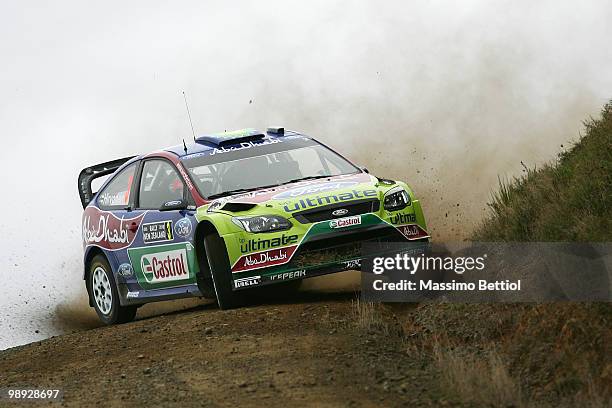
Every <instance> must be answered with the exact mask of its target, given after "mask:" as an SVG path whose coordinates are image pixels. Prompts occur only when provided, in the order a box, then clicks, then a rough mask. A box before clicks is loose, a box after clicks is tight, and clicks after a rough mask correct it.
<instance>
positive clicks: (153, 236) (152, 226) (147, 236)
mask: <svg viewBox="0 0 612 408" xmlns="http://www.w3.org/2000/svg"><path fill="white" fill-rule="evenodd" d="M173 239H174V235H173V233H172V221H160V222H151V223H148V224H143V225H142V240H143V242H144V243H145V244H153V243H156V242H166V241H172V240H173Z"/></svg>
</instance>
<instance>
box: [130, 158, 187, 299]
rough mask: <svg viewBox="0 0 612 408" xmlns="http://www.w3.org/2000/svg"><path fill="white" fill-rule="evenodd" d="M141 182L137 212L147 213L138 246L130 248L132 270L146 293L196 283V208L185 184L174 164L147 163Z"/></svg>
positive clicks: (139, 183)
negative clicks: (194, 240)
mask: <svg viewBox="0 0 612 408" xmlns="http://www.w3.org/2000/svg"><path fill="white" fill-rule="evenodd" d="M138 177H139V180H138V183H137V186H138V192H137V194H136V199H135V203H134V205H135V211H136V212H141V213H142V214H144V219H143V222H142V225H141V226H140V229H139V232H138V234H137V237H136V239H137V244H138V245H137V246H134V247H132V248H129V249H128V256H129V259H130V263H131V265H132V269H133V270H134V272H135V275H136V279H137V281H138V284H139V285H140V287H142V288H143V289H145V290H155V289H164V288H175V287H181V286H186V285H194V284H195V283H196V279H195V276H196V273H197V261H196V254H195V249H194V247H193V243H192V240H193V233H194V229H195V225H196V220H195V217H194V215H195V206H191V205H190V203H191V201H192V199H191V197H190V196H189V192H188V191H187V189H186V187H185V182H184V180H183V179H182V177H181V176H180V174H179V172H178V171H177V169H176V167H175V166H174V164H173V163H172V162H170V161H169V160H167V159H163V158H151V159H146V160H144V161H143V163H142V166H141V171H140V174H139V176H138Z"/></svg>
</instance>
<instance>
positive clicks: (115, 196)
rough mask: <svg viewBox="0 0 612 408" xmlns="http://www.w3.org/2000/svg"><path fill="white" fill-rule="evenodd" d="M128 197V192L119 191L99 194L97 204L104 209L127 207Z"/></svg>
mask: <svg viewBox="0 0 612 408" xmlns="http://www.w3.org/2000/svg"><path fill="white" fill-rule="evenodd" d="M129 196H130V195H129V191H121V192H118V193H110V192H104V193H102V194H100V198H98V204H100V205H101V206H105V207H112V206H122V205H127V203H128V199H129Z"/></svg>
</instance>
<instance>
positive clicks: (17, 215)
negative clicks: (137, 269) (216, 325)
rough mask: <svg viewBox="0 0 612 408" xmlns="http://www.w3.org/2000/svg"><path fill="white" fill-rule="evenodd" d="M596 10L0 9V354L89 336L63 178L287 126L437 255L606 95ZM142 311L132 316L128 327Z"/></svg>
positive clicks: (35, 5) (89, 316)
mask: <svg viewBox="0 0 612 408" xmlns="http://www.w3.org/2000/svg"><path fill="white" fill-rule="evenodd" d="M610 15H612V5H611V4H610V3H609V2H606V1H593V2H588V3H584V2H578V1H575V2H561V3H560V2H556V1H544V2H537V3H535V4H534V3H533V2H530V1H500V2H490V1H485V0H477V1H476V0H475V1H464V2H461V3H460V4H458V5H454V4H449V3H448V2H442V1H430V0H427V1H425V0H417V1H411V2H404V1H391V2H384V5H381V4H380V3H376V2H367V1H334V2H330V1H311V2H285V1H268V2H233V3H232V5H231V6H229V5H228V4H227V3H226V2H221V1H207V2H195V1H193V2H181V3H180V4H174V3H167V2H151V1H146V2H144V1H140V2H130V3H125V2H112V1H111V2H104V3H99V4H92V3H88V4H84V3H83V2H78V1H63V2H62V1H60V2H53V3H48V2H42V1H41V2H12V3H11V2H4V3H3V4H2V5H0V34H1V35H0V55H2V71H1V73H0V95H1V96H0V98H1V99H0V101H1V102H0V135H2V136H1V139H0V140H1V141H2V142H3V149H1V150H0V160H1V163H2V171H1V172H0V186H2V188H3V189H4V191H3V194H2V200H0V210H1V211H2V214H3V217H2V220H1V221H0V231H2V234H0V247H1V248H2V257H1V264H0V278H1V279H2V283H3V284H2V292H1V300H0V304H1V305H2V310H3V311H4V313H3V316H2V318H1V319H0V349H2V348H6V347H11V346H14V345H18V344H23V343H26V342H31V341H35V340H39V339H42V338H45V337H48V336H52V335H55V334H59V333H61V332H64V331H66V330H77V329H82V328H87V327H92V326H93V325H96V324H97V323H96V322H95V315H94V314H93V311H91V310H90V309H89V308H88V307H87V306H86V301H85V298H84V285H83V281H82V279H81V277H82V257H81V253H82V252H81V251H82V248H81V239H80V235H81V234H80V213H81V207H80V203H79V199H78V194H77V189H76V177H77V175H78V172H79V171H80V170H81V169H82V168H83V167H85V166H87V165H89V164H92V163H98V162H102V161H106V160H110V159H113V158H117V157H124V156H127V155H130V154H137V153H142V152H148V151H151V150H154V149H158V148H161V147H164V146H168V145H174V144H178V143H181V140H182V138H185V139H187V140H189V138H190V137H191V131H190V127H189V123H188V121H187V115H186V112H185V110H184V105H183V100H182V94H181V91H182V90H185V91H186V93H187V96H188V98H189V102H190V108H191V112H192V116H193V120H194V125H195V127H196V130H197V131H198V133H203V132H210V131H219V130H224V129H237V128H242V127H260V128H261V127H265V126H268V125H277V124H278V125H284V126H286V127H288V128H292V129H298V130H302V131H304V132H306V133H308V134H311V135H312V136H315V137H317V138H319V139H320V140H321V141H323V142H325V143H327V144H329V145H330V146H332V147H334V148H336V149H338V150H340V151H341V152H343V153H345V154H346V155H347V156H348V157H350V158H352V159H353V160H354V161H355V162H357V163H359V164H361V165H365V166H367V167H368V168H369V169H370V171H371V172H372V173H374V174H377V175H380V176H384V177H389V178H398V179H403V180H406V181H407V182H408V183H409V184H410V185H411V186H413V188H414V190H415V192H416V193H417V195H418V196H419V197H420V198H421V200H422V202H423V206H424V208H425V212H426V216H427V217H428V219H429V224H430V230H431V232H432V234H433V236H434V238H435V239H436V240H440V241H441V240H457V239H463V238H465V237H466V236H468V234H469V232H470V231H471V230H472V229H473V227H474V225H475V224H476V223H477V222H478V220H479V219H481V217H482V215H483V214H484V211H485V202H486V201H487V199H488V195H489V194H490V192H491V191H492V190H493V189H494V188H495V186H496V183H497V177H498V175H502V176H512V175H517V174H520V172H521V170H522V166H521V164H520V163H521V161H523V162H524V163H525V164H526V165H527V166H534V165H537V164H540V163H542V162H545V161H548V160H551V159H553V158H554V156H555V154H556V153H557V152H558V151H559V150H560V149H561V147H560V146H561V145H562V144H563V145H564V146H567V145H568V142H569V141H571V140H572V139H575V138H576V137H577V135H578V134H579V131H580V128H581V121H582V120H584V119H585V118H587V117H588V116H589V115H595V114H597V112H598V110H599V109H600V107H601V105H603V104H604V103H605V102H606V101H607V100H608V99H609V97H610V94H611V93H612V92H611V91H612V70H611V69H610V67H611V66H612V49H611V48H610V47H609V43H610V40H611V39H612V26H611V25H610V24H608V20H609V16H610ZM144 310H145V308H143V311H144Z"/></svg>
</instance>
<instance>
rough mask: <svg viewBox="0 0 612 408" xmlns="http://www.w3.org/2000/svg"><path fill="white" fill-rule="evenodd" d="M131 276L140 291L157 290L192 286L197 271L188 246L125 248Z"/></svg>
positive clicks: (188, 243)
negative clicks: (136, 282) (139, 287)
mask: <svg viewBox="0 0 612 408" xmlns="http://www.w3.org/2000/svg"><path fill="white" fill-rule="evenodd" d="M127 252H128V257H129V259H130V263H131V264H132V268H133V270H134V274H135V275H136V278H137V280H138V283H139V284H140V286H142V288H143V289H158V288H168V287H174V286H181V285H185V284H187V283H189V282H195V272H197V271H198V265H197V261H196V259H195V251H194V250H193V245H192V244H191V243H190V242H181V243H175V244H158V245H151V246H142V247H138V248H128V250H127Z"/></svg>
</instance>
